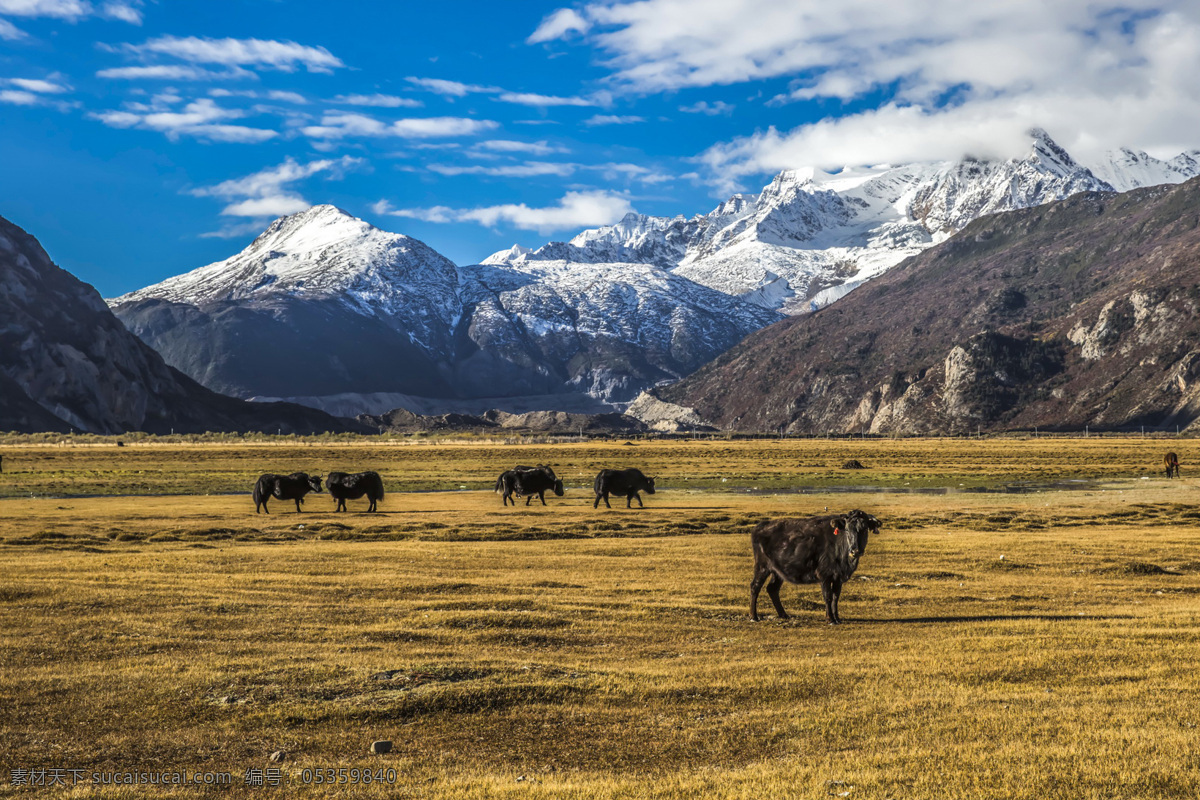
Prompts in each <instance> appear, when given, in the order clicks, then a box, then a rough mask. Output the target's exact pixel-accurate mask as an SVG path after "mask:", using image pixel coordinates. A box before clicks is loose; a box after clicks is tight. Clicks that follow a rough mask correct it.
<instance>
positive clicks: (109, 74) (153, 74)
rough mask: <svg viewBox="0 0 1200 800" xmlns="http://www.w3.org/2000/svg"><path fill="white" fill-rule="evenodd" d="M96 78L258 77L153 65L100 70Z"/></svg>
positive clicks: (235, 71) (234, 70) (232, 71)
mask: <svg viewBox="0 0 1200 800" xmlns="http://www.w3.org/2000/svg"><path fill="white" fill-rule="evenodd" d="M96 77H97V78H110V79H115V80H144V79H149V80H166V81H224V80H231V79H235V78H257V77H258V76H257V75H255V74H254V73H253V72H250V71H249V70H245V69H242V68H241V67H230V68H229V69H225V70H220V71H216V70H211V69H205V68H204V67H191V66H185V65H183V64H155V65H153V66H148V67H113V68H111V69H102V70H100V71H99V72H97V73H96Z"/></svg>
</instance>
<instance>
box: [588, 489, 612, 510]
mask: <svg viewBox="0 0 1200 800" xmlns="http://www.w3.org/2000/svg"><path fill="white" fill-rule="evenodd" d="M601 498H604V507H605V508H612V506H611V505H609V504H608V490H607V489H605V490H604V491H603V492H600V493H599V494H597V495H596V502H594V503H592V508H599V507H600V499H601Z"/></svg>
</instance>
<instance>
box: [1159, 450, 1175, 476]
mask: <svg viewBox="0 0 1200 800" xmlns="http://www.w3.org/2000/svg"><path fill="white" fill-rule="evenodd" d="M1163 466H1164V467H1166V470H1167V477H1168V478H1178V477H1179V456H1177V455H1175V454H1174V453H1167V454H1166V455H1165V456H1163Z"/></svg>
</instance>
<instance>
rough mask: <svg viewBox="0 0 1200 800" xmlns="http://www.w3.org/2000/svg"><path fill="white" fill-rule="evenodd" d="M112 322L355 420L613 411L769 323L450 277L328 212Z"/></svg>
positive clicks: (635, 278)
mask: <svg viewBox="0 0 1200 800" xmlns="http://www.w3.org/2000/svg"><path fill="white" fill-rule="evenodd" d="M112 307H113V309H114V311H115V312H116V313H117V315H118V316H119V317H120V318H121V319H122V320H123V321H124V322H125V323H126V325H128V326H129V328H130V329H131V330H132V331H134V332H135V333H136V334H137V335H138V336H139V337H141V338H142V339H143V340H144V341H146V342H147V343H148V344H150V345H152V346H153V347H154V348H155V349H156V350H158V351H159V352H160V353H162V354H163V356H164V357H165V358H166V359H167V361H168V363H170V364H172V365H173V366H176V367H177V368H179V369H180V370H183V371H184V372H186V373H188V374H189V375H192V376H193V377H195V378H196V379H197V380H199V381H201V382H202V383H204V384H205V385H207V386H209V387H211V388H214V389H218V390H221V391H225V392H229V393H231V394H235V395H238V396H242V397H252V396H264V395H265V396H272V397H284V398H292V397H295V398H299V397H304V398H305V401H306V402H309V403H313V404H316V405H318V406H320V405H322V398H323V397H328V398H330V402H331V403H333V402H336V403H337V404H338V407H339V408H342V409H344V408H347V407H348V404H350V405H352V404H353V399H354V397H355V396H357V397H359V398H361V400H362V403H361V405H362V410H363V411H369V410H373V409H371V408H370V403H371V402H372V398H373V397H376V396H396V395H412V396H417V397H422V398H446V399H448V400H458V399H463V398H479V397H487V398H494V397H497V396H508V397H513V398H519V397H526V396H532V395H556V394H557V395H574V396H587V397H591V398H595V399H598V400H601V401H604V402H622V401H628V400H630V399H632V398H633V397H635V396H636V395H637V394H638V393H639V392H640V391H641V390H642V389H644V388H646V387H648V386H651V385H654V384H655V383H658V382H660V381H664V380H674V379H678V378H680V377H682V376H683V375H686V374H688V373H689V372H691V371H692V370H693V369H695V368H696V367H698V366H699V365H700V364H703V363H705V362H706V361H708V360H711V359H712V358H714V357H716V356H717V355H718V354H719V353H721V352H723V351H724V350H725V349H727V348H729V347H731V346H732V345H733V344H735V343H736V342H738V341H739V340H740V339H741V338H742V337H744V336H745V335H746V334H747V333H749V332H750V331H752V330H757V329H758V328H760V327H762V326H763V325H766V324H769V323H770V322H773V321H775V320H776V319H778V315H777V314H775V313H774V312H772V311H769V310H767V309H764V308H761V307H759V306H756V305H753V304H751V303H747V302H745V301H743V300H739V299H737V298H733V297H729V296H728V295H725V294H723V293H721V292H718V291H715V290H713V289H710V288H708V287H705V286H701V285H698V284H695V283H693V282H691V281H689V280H687V279H686V278H683V277H681V276H679V275H676V274H673V273H671V272H668V271H665V270H662V269H659V268H657V267H654V266H652V265H648V264H641V263H636V264H604V265H598V266H594V267H588V268H586V269H580V267H579V265H578V264H571V263H567V262H555V261H547V260H542V261H538V262H537V263H536V264H529V265H515V266H508V265H503V266H492V265H476V266H471V267H461V268H460V267H455V265H454V264H452V263H451V262H449V261H448V260H446V259H445V258H443V257H442V256H440V255H439V254H437V253H436V252H434V251H433V250H432V249H430V248H429V247H427V246H426V245H424V244H422V243H421V242H419V241H417V240H415V239H412V238H410V237H407V236H402V235H400V234H394V233H388V232H386V231H381V230H379V229H377V228H374V227H373V226H371V225H369V224H367V223H366V222H363V221H362V220H359V219H355V218H354V217H351V216H350V215H348V214H346V213H345V212H343V211H341V210H339V209H336V208H334V207H333V206H315V207H313V208H311V209H308V210H307V211H304V212H301V213H299V214H295V215H292V216H289V217H284V218H282V219H280V220H277V221H276V222H275V223H273V224H272V225H271V226H270V227H269V228H268V229H267V230H266V231H265V232H264V233H263V234H262V235H261V236H259V237H258V238H257V239H256V240H255V241H254V242H253V243H252V244H251V245H250V246H249V247H248V248H246V249H245V250H244V251H242V252H241V253H239V254H237V255H235V256H233V257H232V258H229V259H226V260H225V261H222V262H219V263H216V264H212V265H210V266H207V267H203V268H201V269H198V270H194V271H192V272H190V273H187V274H185V275H181V276H178V277H175V278H171V279H169V280H167V281H164V282H163V283H160V284H158V285H156V286H151V287H148V288H146V289H143V290H141V291H138V292H133V293H131V294H128V295H125V296H123V297H119V298H117V299H116V300H114V301H112ZM334 396H336V398H335V397H334Z"/></svg>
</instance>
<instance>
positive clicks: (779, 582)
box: [767, 574, 789, 619]
mask: <svg viewBox="0 0 1200 800" xmlns="http://www.w3.org/2000/svg"><path fill="white" fill-rule="evenodd" d="M782 586H783V578H781V577H779V576H778V575H775V574H772V575H771V580H770V581H768V582H767V597H769V598H771V605H773V606H775V613H776V614H778V615H779V618H780V619H788V618H789V617H788V613H787V612H786V611H784V610H783V603H781V602H779V589H780V588H781V587H782Z"/></svg>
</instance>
